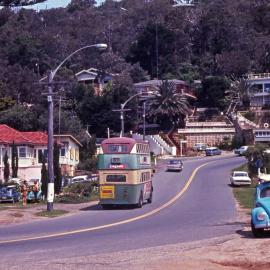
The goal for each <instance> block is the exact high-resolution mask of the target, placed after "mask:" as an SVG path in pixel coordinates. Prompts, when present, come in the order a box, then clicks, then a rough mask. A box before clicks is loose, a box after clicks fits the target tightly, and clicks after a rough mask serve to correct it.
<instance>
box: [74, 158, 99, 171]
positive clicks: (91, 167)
mask: <svg viewBox="0 0 270 270" xmlns="http://www.w3.org/2000/svg"><path fill="white" fill-rule="evenodd" d="M78 170H85V171H91V172H96V171H97V158H96V157H95V156H92V157H91V158H90V157H88V158H85V159H84V158H82V159H81V161H80V163H79V164H78Z"/></svg>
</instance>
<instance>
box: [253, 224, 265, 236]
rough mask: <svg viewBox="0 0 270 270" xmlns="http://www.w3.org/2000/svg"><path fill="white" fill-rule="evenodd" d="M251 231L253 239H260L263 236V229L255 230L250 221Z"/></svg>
mask: <svg viewBox="0 0 270 270" xmlns="http://www.w3.org/2000/svg"><path fill="white" fill-rule="evenodd" d="M251 231H252V234H253V236H254V237H255V238H260V237H262V236H263V233H264V229H257V228H255V226H254V224H253V222H252V220H251Z"/></svg>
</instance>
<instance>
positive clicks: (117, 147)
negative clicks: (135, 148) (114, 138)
mask: <svg viewBox="0 0 270 270" xmlns="http://www.w3.org/2000/svg"><path fill="white" fill-rule="evenodd" d="M108 150H109V152H111V153H126V152H127V146H126V145H122V144H111V145H109V146H108Z"/></svg>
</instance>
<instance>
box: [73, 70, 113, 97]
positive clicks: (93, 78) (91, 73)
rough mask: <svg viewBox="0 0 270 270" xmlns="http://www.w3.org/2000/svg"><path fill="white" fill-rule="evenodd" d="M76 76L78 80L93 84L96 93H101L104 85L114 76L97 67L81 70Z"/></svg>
mask: <svg viewBox="0 0 270 270" xmlns="http://www.w3.org/2000/svg"><path fill="white" fill-rule="evenodd" d="M75 76H76V78H77V80H78V82H81V83H84V84H91V85H93V87H94V89H95V94H96V95H101V94H102V92H103V89H104V86H105V85H106V84H107V83H108V82H110V81H111V80H112V78H113V75H112V74H109V73H106V72H104V71H101V70H98V69H96V68H89V69H87V70H81V71H80V72H78V73H76V75H75Z"/></svg>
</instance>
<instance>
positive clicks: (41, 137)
mask: <svg viewBox="0 0 270 270" xmlns="http://www.w3.org/2000/svg"><path fill="white" fill-rule="evenodd" d="M21 133H22V134H23V136H24V137H26V138H27V139H28V140H29V141H31V142H32V143H33V144H42V145H44V144H47V143H48V135H47V134H46V133H44V132H41V131H35V132H21Z"/></svg>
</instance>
